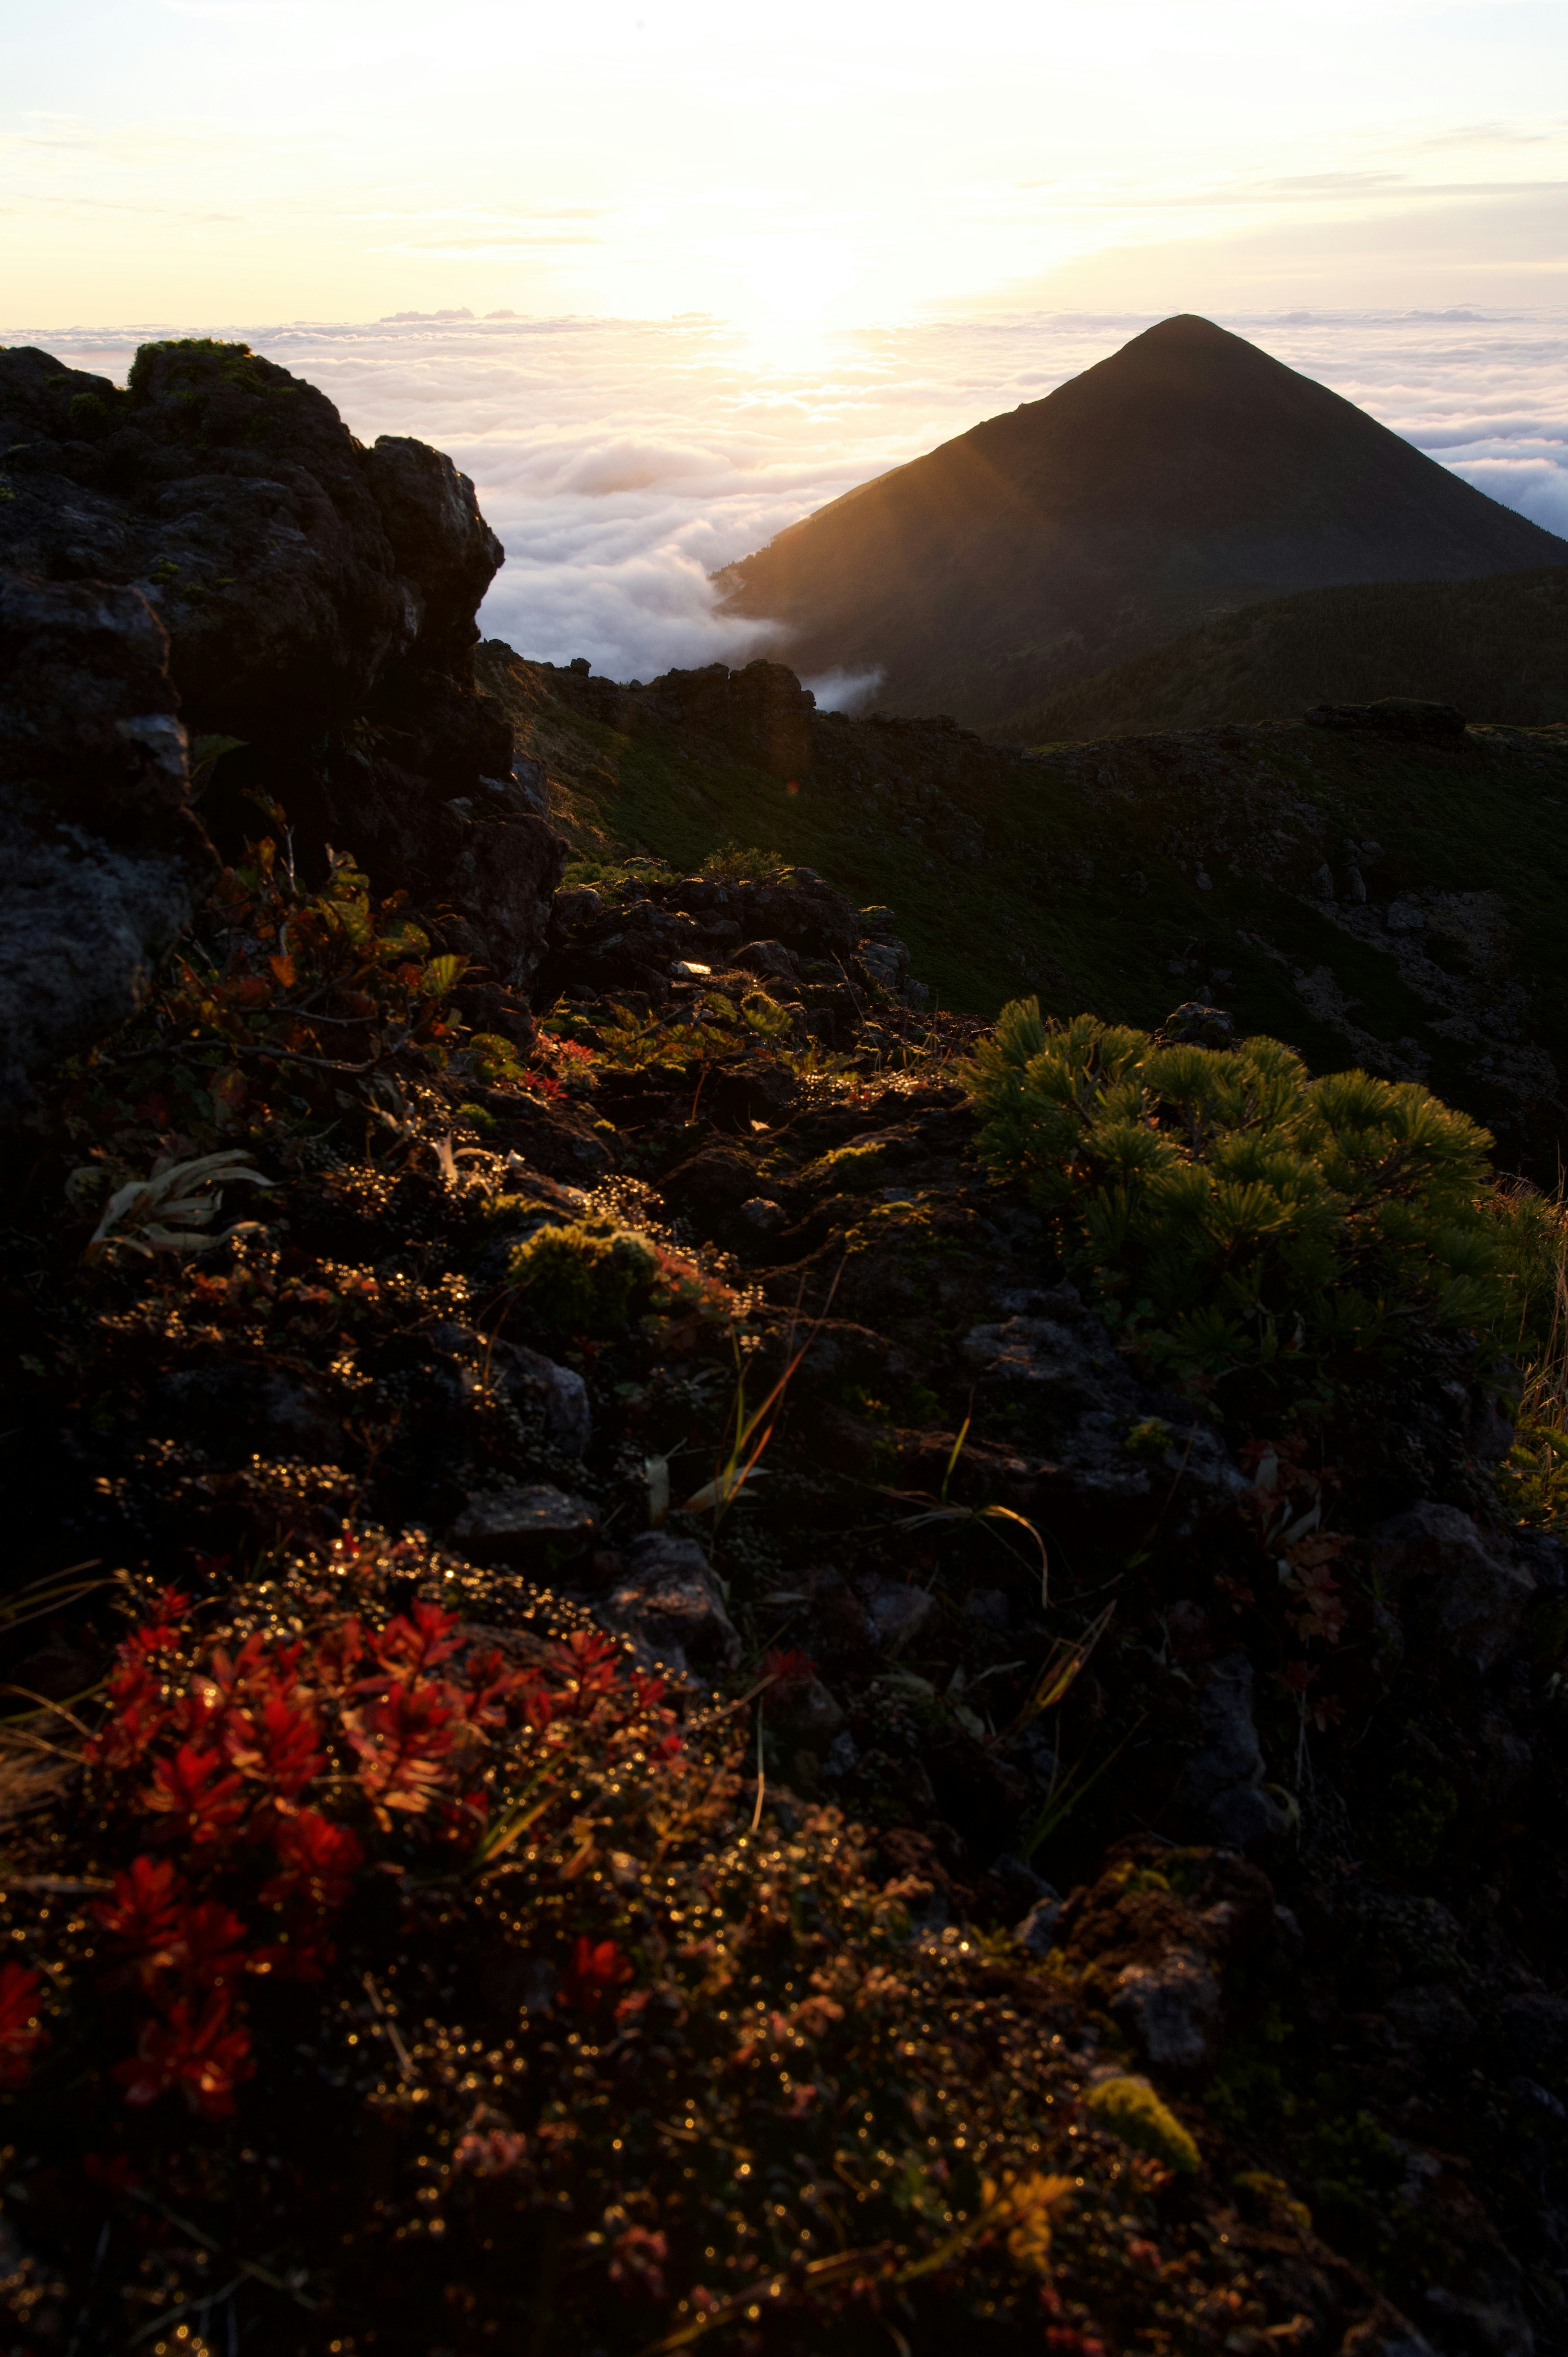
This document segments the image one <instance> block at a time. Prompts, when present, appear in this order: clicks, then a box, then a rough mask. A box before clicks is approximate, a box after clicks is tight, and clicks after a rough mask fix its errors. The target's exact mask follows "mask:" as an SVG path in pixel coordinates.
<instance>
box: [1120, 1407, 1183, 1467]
mask: <svg viewBox="0 0 1568 2357" xmlns="http://www.w3.org/2000/svg"><path fill="white" fill-rule="evenodd" d="M1123 1445H1124V1447H1125V1448H1126V1449H1127V1452H1128V1454H1129V1456H1132V1457H1152V1458H1162V1457H1164V1455H1165V1451H1166V1450H1167V1449H1168V1448H1170V1446H1171V1428H1170V1426H1169V1425H1168V1424H1167V1423H1166V1422H1165V1418H1164V1417H1163V1416H1159V1415H1151V1416H1148V1417H1146V1418H1145V1419H1144V1422H1143V1423H1142V1424H1135V1425H1133V1428H1132V1430H1131V1431H1130V1432H1129V1433H1128V1435H1127V1438H1126V1441H1125V1443H1124V1444H1123Z"/></svg>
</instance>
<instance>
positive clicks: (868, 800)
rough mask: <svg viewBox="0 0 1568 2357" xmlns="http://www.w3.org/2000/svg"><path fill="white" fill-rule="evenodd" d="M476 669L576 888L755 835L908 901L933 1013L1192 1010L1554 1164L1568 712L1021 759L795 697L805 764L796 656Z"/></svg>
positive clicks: (1248, 730)
mask: <svg viewBox="0 0 1568 2357" xmlns="http://www.w3.org/2000/svg"><path fill="white" fill-rule="evenodd" d="M477 668H478V676H479V679H480V681H481V683H482V684H483V685H484V687H485V688H486V689H487V690H488V691H489V693H490V694H492V695H495V696H496V697H498V698H499V701H500V702H501V703H502V704H503V705H505V706H506V708H507V710H508V712H509V714H510V717H511V720H512V725H513V727H514V730H515V732H516V742H517V747H518V750H519V753H520V754H522V755H524V756H527V757H528V758H530V759H535V760H537V761H539V762H541V763H542V766H543V768H544V770H545V771H546V773H547V775H548V779H549V793H550V804H551V810H550V816H551V823H552V824H553V826H555V827H557V828H559V829H560V830H561V832H562V833H563V834H565V836H566V837H567V840H568V842H569V844H570V845H571V849H572V854H573V864H572V865H571V866H569V867H568V870H567V877H568V881H569V882H574V883H575V882H579V881H580V882H591V883H596V884H599V883H603V882H607V881H608V882H609V883H611V884H617V887H618V879H619V878H621V877H624V870H623V868H622V866H621V863H622V862H623V861H624V860H625V858H626V856H627V855H628V853H630V854H633V855H635V856H637V858H638V860H639V862H640V865H639V868H638V871H637V872H638V874H639V877H643V878H645V879H646V878H647V877H649V876H650V875H657V873H658V872H659V870H660V868H663V869H665V870H667V871H668V872H669V873H671V874H672V875H673V876H675V877H680V876H682V875H687V874H690V872H691V871H692V870H693V869H694V868H696V867H698V866H703V864H704V863H707V864H708V865H709V866H710V868H711V867H712V866H713V864H714V856H715V854H721V853H722V851H723V848H724V846H725V845H729V846H731V848H730V852H729V856H728V858H727V859H725V858H724V857H723V856H721V857H719V859H718V861H717V868H718V870H719V871H720V872H730V871H731V870H733V869H735V868H736V867H738V866H744V865H745V864H746V863H744V862H742V861H740V860H738V859H737V856H736V849H735V846H742V847H746V848H749V849H750V851H751V852H752V854H753V863H752V864H753V865H754V866H756V865H758V864H760V866H764V867H766V866H768V865H769V864H771V866H773V867H774V868H775V869H777V868H778V867H779V866H784V865H786V864H788V863H789V862H804V863H807V864H809V866H811V868H814V869H816V870H818V871H820V873H821V874H822V876H823V877H825V878H826V879H827V881H828V882H829V883H830V884H832V885H833V886H835V887H836V888H838V889H839V890H840V891H842V892H844V893H847V894H848V895H849V896H850V898H851V899H853V900H854V901H856V902H858V903H865V902H870V901H877V902H891V903H892V905H893V907H894V908H895V909H897V920H898V931H899V933H900V934H901V935H902V936H903V938H904V940H905V941H906V942H908V947H909V951H910V953H911V956H912V960H913V972H914V974H916V975H917V976H918V979H919V980H920V981H921V982H923V983H926V984H928V985H930V987H931V991H932V993H933V995H934V998H935V1001H936V1003H937V1004H938V1005H940V1006H942V1007H944V1008H954V1009H957V1010H960V1011H961V1012H963V1013H966V1014H971V1015H976V1016H983V1017H987V1018H989V1017H993V1016H994V1015H995V1014H996V1012H997V1011H998V1009H999V1008H1000V1007H1001V1006H1003V1005H1004V1002H1005V1001H1006V1000H1007V999H1009V998H1012V997H1015V996H1019V995H1020V994H1021V993H1026V992H1037V993H1038V995H1039V997H1040V1000H1041V1003H1042V1005H1043V1006H1045V1008H1046V1009H1047V1012H1048V1013H1050V1014H1054V1015H1060V1016H1070V1015H1073V1014H1076V1013H1077V1012H1078V1011H1079V1009H1080V1008H1081V1007H1083V1006H1093V1007H1094V1008H1096V1009H1097V1011H1098V1012H1099V1013H1100V1014H1101V1015H1102V1016H1104V1017H1106V1018H1107V1019H1109V1020H1111V1021H1114V1022H1120V1023H1133V1024H1138V1025H1141V1026H1144V1027H1153V1026H1155V1025H1156V1024H1158V1023H1159V1022H1160V1021H1161V1019H1162V1018H1163V1017H1164V1016H1165V1014H1167V1013H1168V1011H1169V1009H1170V1007H1171V1006H1172V1004H1173V1003H1174V1002H1175V1001H1176V1000H1177V999H1191V998H1195V997H1197V998H1202V999H1205V1000H1207V1001H1209V1002H1211V1003H1215V1004H1218V1005H1219V1006H1222V1007H1224V1008H1225V1009H1226V1010H1227V1012H1229V1013H1230V1015H1231V1016H1232V1017H1233V1018H1234V1020H1235V1023H1236V1025H1237V1028H1239V1029H1240V1030H1241V1031H1244V1032H1258V1031H1262V1032H1267V1033H1268V1034H1269V1035H1270V1036H1271V1037H1273V1038H1274V1039H1286V1040H1289V1041H1290V1043H1291V1044H1292V1046H1294V1047H1295V1048H1297V1049H1299V1050H1300V1051H1301V1053H1302V1054H1303V1055H1304V1056H1305V1058H1306V1059H1307V1060H1308V1062H1309V1063H1310V1064H1311V1066H1312V1067H1313V1069H1314V1071H1336V1070H1338V1069H1341V1068H1343V1067H1346V1066H1348V1065H1356V1064H1359V1065H1363V1066H1365V1067H1366V1069H1367V1070H1369V1071H1374V1072H1380V1073H1382V1074H1384V1075H1386V1076H1387V1077H1388V1078H1391V1079H1400V1080H1403V1079H1412V1080H1423V1081H1425V1082H1427V1084H1428V1085H1429V1086H1430V1087H1432V1088H1434V1089H1435V1090H1437V1091H1438V1092H1439V1093H1440V1094H1441V1095H1442V1096H1443V1097H1444V1099H1445V1100H1446V1101H1447V1102H1448V1103H1450V1104H1456V1105H1461V1106H1463V1107H1464V1108H1465V1109H1466V1111H1467V1112H1470V1113H1473V1114H1476V1115H1477V1118H1479V1119H1480V1120H1482V1121H1484V1122H1485V1123H1486V1124H1487V1127H1488V1128H1489V1129H1490V1130H1491V1131H1492V1132H1493V1134H1494V1135H1495V1136H1496V1137H1497V1140H1498V1158H1499V1161H1500V1162H1501V1163H1502V1164H1503V1166H1504V1167H1505V1168H1511V1169H1516V1170H1528V1171H1530V1172H1533V1173H1536V1174H1539V1175H1540V1176H1541V1178H1543V1179H1545V1181H1546V1182H1547V1183H1548V1184H1552V1183H1553V1182H1554V1180H1555V1176H1556V1170H1557V1161H1558V1154H1559V1143H1560V1140H1561V1139H1562V1137H1563V1135H1568V1111H1565V1109H1564V1105H1563V1096H1564V1090H1563V1079H1562V1075H1563V1073H1564V1072H1565V1071H1568V958H1565V956H1564V952H1563V925H1562V910H1563V902H1564V899H1565V898H1568V834H1565V832H1564V828H1563V812H1564V810H1565V809H1568V727H1563V726H1552V727H1542V728H1531V729H1522V728H1520V729H1516V728H1505V727H1481V726H1477V727H1472V728H1469V729H1468V730H1466V732H1465V733H1464V735H1463V736H1461V737H1457V738H1455V739H1454V740H1452V741H1451V742H1448V743H1443V742H1431V743H1423V742H1419V741H1412V740H1404V739H1400V738H1396V737H1387V736H1384V735H1382V734H1380V733H1379V732H1375V731H1369V730H1359V729H1351V730H1347V731H1344V732H1341V731H1339V730H1337V729H1328V728H1314V727H1308V726H1305V724H1304V723H1302V722H1301V721H1299V720H1294V721H1278V720H1276V721H1269V722H1265V723H1262V724H1261V725H1258V726H1249V727H1237V728H1209V729H1196V730H1189V731H1186V732H1183V733H1181V734H1174V733H1172V734H1161V735H1154V736H1144V737H1122V738H1119V739H1116V740H1114V741H1112V742H1110V743H1101V744H1097V745H1063V746H1058V747H1054V748H1050V749H1048V750H1047V751H1045V752H1043V753H1039V754H1034V755H1026V754H1024V753H1021V752H1018V751H1016V750H1015V749H1014V748H1007V747H1003V746H999V745H992V744H986V743H983V742H982V741H981V740H980V739H979V738H977V737H973V736H972V735H970V734H969V733H968V732H967V731H965V730H963V729H960V728H955V727H953V726H951V724H950V723H948V724H945V725H944V724H942V723H940V722H933V721H926V720H886V719H876V720H868V721H860V720H851V719H848V718H846V717H845V716H843V714H841V713H812V712H811V709H810V707H809V705H806V702H805V699H804V698H803V697H802V698H800V705H801V706H802V707H803V709H801V710H800V712H799V713H798V714H797V720H798V723H799V727H798V733H797V739H796V746H795V749H796V752H797V753H798V755H799V756H800V763H799V766H798V767H797V768H796V769H795V770H793V772H792V774H791V775H789V777H788V778H785V777H781V776H779V774H777V773H776V772H775V771H774V770H769V769H768V767H767V766H766V763H765V760H764V759H763V752H764V751H765V750H766V742H767V739H766V738H765V737H761V736H759V733H758V728H757V716H761V717H763V718H765V719H768V721H769V722H771V723H772V724H773V726H774V728H775V729H777V725H778V721H779V712H780V710H781V708H782V706H783V704H784V701H785V695H784V689H785V684H786V683H788V686H789V687H792V686H793V684H794V683H793V682H791V681H789V674H788V673H784V672H782V671H781V670H780V669H779V667H778V666H776V665H771V664H765V663H756V664H753V665H751V666H750V667H749V668H748V669H747V670H746V671H745V672H738V673H729V674H726V673H725V672H724V671H723V669H722V667H720V666H718V665H714V666H712V667H711V668H710V669H709V670H708V671H706V672H673V673H668V674H667V675H666V676H665V677H664V678H663V679H660V680H655V681H653V682H651V683H650V684H649V685H648V686H647V687H643V688H636V689H633V688H625V687H620V686H618V685H617V684H616V683H615V682H614V681H612V680H607V679H598V678H594V677H591V676H589V675H588V674H587V673H575V672H572V671H569V670H564V669H558V668H556V667H554V666H553V665H551V664H549V663H533V662H524V661H523V660H522V659H521V658H520V657H518V656H516V655H514V654H513V653H512V651H511V650H510V648H509V647H507V646H505V645H504V644H503V643H502V642H501V641H499V640H489V641H488V642H487V643H486V644H485V645H484V646H482V647H481V648H480V649H479V651H478V660H477ZM721 689H725V690H726V694H720V692H719V691H720V690H721ZM797 693H798V691H797ZM775 741H776V740H775ZM1325 868H1327V870H1328V871H1329V874H1328V877H1327V878H1325V875H1324V870H1325ZM1352 870H1354V874H1352ZM1358 880H1359V887H1360V888H1361V889H1362V890H1363V891H1364V893H1365V896H1366V897H1365V899H1360V900H1359V899H1356V898H1355V894H1356V891H1357V888H1358ZM1326 882H1327V884H1328V885H1329V886H1331V889H1326V888H1325V887H1326ZM819 991H820V996H821V1004H822V1006H823V1007H824V1008H825V1007H826V1006H828V1005H829V1004H830V1003H831V1002H832V1000H833V998H834V995H835V994H834V990H833V988H832V985H830V984H829V983H827V982H823V983H822V984H821V985H814V984H810V983H809V984H808V985H807V987H806V989H805V992H804V994H803V998H804V1005H805V1006H806V1009H807V1012H808V1014H809V1015H812V1016H814V1015H815V1013H816V1011H817V1007H818V994H819ZM890 1052H891V1043H890Z"/></svg>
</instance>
